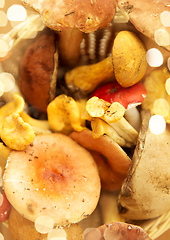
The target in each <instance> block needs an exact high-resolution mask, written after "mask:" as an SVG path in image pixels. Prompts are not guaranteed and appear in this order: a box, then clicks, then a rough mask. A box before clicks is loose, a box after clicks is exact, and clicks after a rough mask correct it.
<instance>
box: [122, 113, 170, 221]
mask: <svg viewBox="0 0 170 240" xmlns="http://www.w3.org/2000/svg"><path fill="white" fill-rule="evenodd" d="M150 118H151V114H150V112H149V110H145V111H144V112H143V123H142V127H141V131H140V133H139V138H138V142H137V146H136V148H135V151H134V155H133V158H132V165H131V167H130V169H129V171H128V173H127V178H126V179H125V181H124V183H123V184H122V187H121V191H120V194H119V197H118V206H119V212H120V214H122V216H124V217H125V218H127V219H151V218H156V217H159V216H160V215H162V214H163V213H166V212H167V211H169V210H170V206H169V201H170V195H169V188H170V184H169V180H168V179H169V177H170V176H169V166H170V154H169V144H170V138H169V135H170V127H169V125H167V126H166V129H165V131H164V132H163V133H161V134H159V135H156V134H154V133H152V132H151V130H150V128H149V120H150Z"/></svg>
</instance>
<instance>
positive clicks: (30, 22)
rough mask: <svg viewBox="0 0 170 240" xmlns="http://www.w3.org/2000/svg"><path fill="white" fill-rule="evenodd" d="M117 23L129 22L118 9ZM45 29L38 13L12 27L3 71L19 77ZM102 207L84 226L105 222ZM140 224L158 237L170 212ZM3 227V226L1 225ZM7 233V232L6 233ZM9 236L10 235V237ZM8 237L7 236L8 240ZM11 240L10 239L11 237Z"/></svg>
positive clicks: (166, 225)
mask: <svg viewBox="0 0 170 240" xmlns="http://www.w3.org/2000/svg"><path fill="white" fill-rule="evenodd" d="M115 22H116V23H122V24H126V22H128V19H127V18H126V16H125V15H123V14H122V12H120V11H119V9H117V13H116V17H115ZM43 29H44V24H43V23H42V20H41V18H40V16H39V15H38V14H34V15H31V16H30V17H29V18H28V19H27V20H26V21H25V22H23V23H21V24H19V25H18V26H16V27H15V28H14V29H12V30H11V31H10V32H9V33H7V34H6V35H4V36H3V39H4V40H5V41H8V39H9V37H10V39H12V44H11V50H10V51H11V56H10V58H9V59H6V60H5V61H1V66H2V67H1V69H0V71H2V72H9V73H11V74H12V75H13V76H14V78H15V79H16V81H17V79H18V74H19V71H18V66H19V62H20V61H21V58H22V55H23V53H24V50H25V49H26V48H27V47H28V46H29V45H30V44H31V43H32V41H33V39H32V37H31V36H32V34H33V31H34V32H36V36H35V37H37V36H38V35H39V34H41V31H42V30H43ZM1 60H2V59H1ZM13 91H18V92H19V89H17V86H16V88H15V89H14V90H12V91H11V92H10V93H8V94H4V95H3V97H1V99H2V100H3V101H5V102H8V101H10V100H11V98H12V94H13ZM100 211H101V210H100V207H98V208H97V209H96V211H95V212H94V214H92V216H91V217H90V218H89V219H88V220H86V221H84V223H83V227H84V228H86V227H98V226H99V225H101V224H103V223H105V222H103V220H102V219H103V218H102V214H101V213H100ZM136 224H138V225H140V226H141V227H142V228H143V229H144V230H145V231H146V232H147V233H148V234H149V236H150V237H151V238H152V239H157V238H158V237H159V236H160V235H162V234H163V233H164V232H165V231H167V230H168V229H169V228H170V212H168V213H165V214H163V215H162V216H160V217H158V218H156V219H152V220H147V221H142V222H138V223H136ZM4 227H5V230H3V231H5V232H6V227H7V223H4V224H3V229H4ZM1 228H2V226H1ZM5 234H6V233H5ZM8 238H9V237H8ZM8 238H6V239H7V240H8ZM9 240H10V239H9Z"/></svg>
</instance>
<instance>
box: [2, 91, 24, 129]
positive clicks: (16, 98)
mask: <svg viewBox="0 0 170 240" xmlns="http://www.w3.org/2000/svg"><path fill="white" fill-rule="evenodd" d="M24 105H25V101H24V99H23V98H22V97H21V96H20V95H19V94H18V93H15V94H14V95H13V101H11V102H9V103H7V104H5V105H4V106H2V107H1V108H0V132H1V129H2V124H3V122H4V119H5V118H6V117H7V116H9V115H10V114H12V113H13V112H15V113H21V112H22V111H23V109H24Z"/></svg>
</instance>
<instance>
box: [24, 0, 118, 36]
mask: <svg viewBox="0 0 170 240" xmlns="http://www.w3.org/2000/svg"><path fill="white" fill-rule="evenodd" d="M22 2H23V3H24V4H27V5H29V6H30V7H32V8H34V9H35V10H36V11H38V12H39V13H40V15H41V16H42V19H43V21H44V23H45V24H46V26H47V27H49V28H51V29H53V30H59V31H60V30H64V29H69V28H78V29H80V30H81V31H83V32H86V33H88V32H92V31H96V30H97V29H99V28H104V27H106V26H107V25H108V24H109V23H110V22H111V21H112V19H113V18H114V15H115V9H116V6H115V1H113V0H105V1H103V0H83V1H82V0H61V1H58V0H22Z"/></svg>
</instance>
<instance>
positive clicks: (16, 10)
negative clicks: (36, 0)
mask: <svg viewBox="0 0 170 240" xmlns="http://www.w3.org/2000/svg"><path fill="white" fill-rule="evenodd" d="M7 17H8V19H9V21H24V20H25V19H26V17H27V11H26V9H25V8H24V7H23V6H22V5H18V4H14V5H12V6H11V7H9V8H8V11H7Z"/></svg>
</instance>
